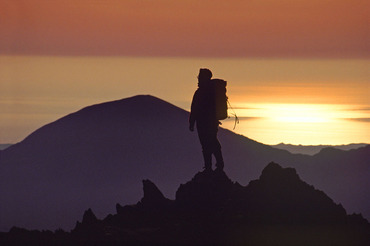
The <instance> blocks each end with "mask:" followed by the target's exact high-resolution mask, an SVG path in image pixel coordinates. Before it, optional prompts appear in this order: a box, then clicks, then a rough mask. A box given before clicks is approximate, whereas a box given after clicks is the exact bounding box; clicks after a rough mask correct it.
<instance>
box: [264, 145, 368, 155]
mask: <svg viewBox="0 0 370 246" xmlns="http://www.w3.org/2000/svg"><path fill="white" fill-rule="evenodd" d="M366 145H368V144H363V143H359V144H343V145H293V144H284V143H279V144H276V145H271V146H272V147H274V148H277V149H284V150H287V151H289V152H290V153H293V154H305V155H315V154H318V153H319V152H320V151H321V150H322V149H325V148H335V149H340V150H352V149H358V148H361V147H365V146H366Z"/></svg>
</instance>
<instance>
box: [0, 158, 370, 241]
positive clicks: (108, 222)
mask: <svg viewBox="0 0 370 246" xmlns="http://www.w3.org/2000/svg"><path fill="white" fill-rule="evenodd" d="M143 190H144V196H143V198H142V199H141V201H140V202H138V203H137V204H136V205H126V206H123V207H122V206H121V205H120V204H117V205H116V209H117V214H115V215H109V216H107V217H106V218H105V219H103V220H99V219H97V218H96V216H95V215H94V213H93V212H92V210H91V209H88V210H87V211H85V213H84V215H83V219H82V222H81V223H79V222H78V224H77V226H76V228H75V229H74V230H73V231H72V232H71V233H70V235H69V236H68V235H65V234H61V235H62V236H63V237H64V238H66V239H63V240H64V241H63V240H60V239H55V237H56V233H54V234H52V235H50V233H46V232H45V233H44V232H40V233H36V234H35V233H33V234H30V233H28V231H22V230H13V232H12V233H9V235H11V236H12V237H13V238H15V236H16V235H20V237H23V238H26V237H29V235H31V237H32V240H36V241H35V242H38V241H37V240H39V241H40V240H41V239H40V238H43V239H45V238H46V237H48V238H51V242H59V243H58V245H86V246H90V245H117V246H118V245H246V244H248V245H370V237H369V232H370V226H369V223H368V222H367V221H366V220H365V219H363V217H362V216H361V215H356V214H354V215H351V216H347V215H346V212H345V210H344V209H343V207H342V206H341V205H337V204H335V203H334V202H333V201H332V200H331V199H330V198H329V197H328V196H327V195H326V194H325V193H323V192H322V191H319V190H316V189H315V188H314V187H313V186H311V185H308V184H307V183H305V182H303V181H302V180H301V179H300V177H299V176H298V174H297V173H296V171H295V169H292V168H282V167H281V166H280V165H279V164H276V163H270V164H269V165H267V167H266V168H265V169H264V170H263V171H262V174H261V176H260V178H259V179H258V180H254V181H251V182H250V183H249V185H248V186H246V187H243V186H241V185H239V184H238V183H234V182H232V181H231V180H230V179H229V178H228V177H227V175H226V174H225V173H224V172H214V171H212V172H200V173H197V174H196V175H195V176H194V178H193V179H192V180H191V181H189V182H187V183H186V184H183V185H181V186H180V187H179V188H178V190H177V193H176V200H175V201H171V200H169V199H167V198H165V197H164V196H163V194H162V192H161V191H160V190H159V189H158V188H157V186H156V185H155V184H154V183H153V182H151V181H149V180H144V181H143ZM9 235H5V236H8V237H9ZM2 237H4V235H0V243H1V242H8V241H6V239H7V238H8V237H5V240H2ZM12 240H13V239H12ZM14 240H15V239H14ZM53 240H54V241H53ZM56 240H59V241H56ZM61 242H62V243H61ZM51 244H53V243H51ZM36 245H39V244H36Z"/></svg>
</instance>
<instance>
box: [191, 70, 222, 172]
mask: <svg viewBox="0 0 370 246" xmlns="http://www.w3.org/2000/svg"><path fill="white" fill-rule="evenodd" d="M211 78H212V72H211V71H210V70H209V69H206V68H201V69H200V71H199V75H198V89H197V90H196V91H195V93H194V97H193V101H192V103H191V112H190V117H189V130H190V131H194V125H195V124H196V127H197V131H198V136H199V140H200V143H201V145H202V151H203V158H204V169H205V170H206V171H211V170H212V154H213V155H214V156H215V158H216V170H217V171H222V170H223V168H224V160H223V157H222V153H221V145H220V142H219V141H218V139H217V131H218V125H219V124H221V123H220V122H219V121H218V119H217V117H216V106H215V95H214V89H213V88H214V87H213V81H212V80H211ZM225 83H226V82H225Z"/></svg>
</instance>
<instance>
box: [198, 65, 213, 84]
mask: <svg viewBox="0 0 370 246" xmlns="http://www.w3.org/2000/svg"><path fill="white" fill-rule="evenodd" d="M211 78H212V72H211V70H209V69H208V68H201V69H200V70H199V75H198V81H199V83H198V85H200V84H201V83H202V82H206V81H210V80H211Z"/></svg>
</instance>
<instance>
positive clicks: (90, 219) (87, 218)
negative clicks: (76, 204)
mask: <svg viewBox="0 0 370 246" xmlns="http://www.w3.org/2000/svg"><path fill="white" fill-rule="evenodd" d="M97 221H98V219H97V218H96V216H95V214H94V213H93V211H92V210H91V208H89V209H88V210H86V211H85V213H84V215H83V217H82V224H83V225H92V224H95V223H96V222H97Z"/></svg>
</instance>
